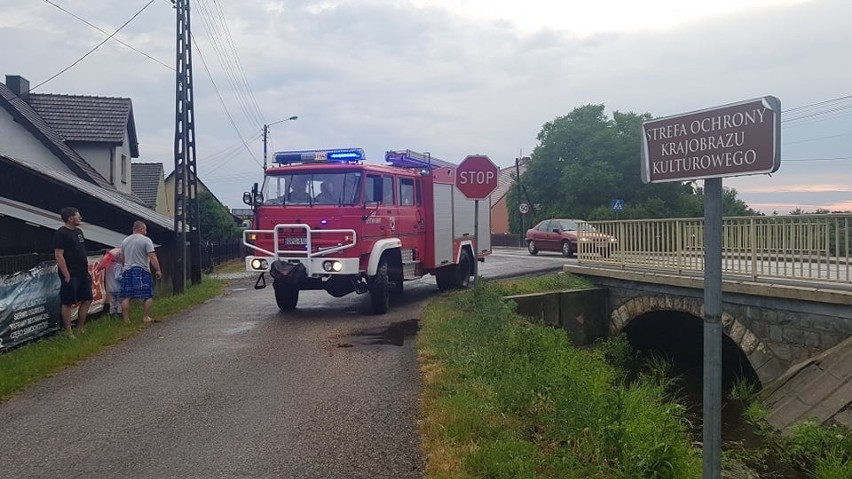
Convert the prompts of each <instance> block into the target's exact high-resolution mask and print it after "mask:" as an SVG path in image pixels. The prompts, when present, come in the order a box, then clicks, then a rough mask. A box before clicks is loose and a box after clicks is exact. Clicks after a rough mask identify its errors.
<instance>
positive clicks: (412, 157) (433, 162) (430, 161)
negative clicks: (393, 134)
mask: <svg viewBox="0 0 852 479" xmlns="http://www.w3.org/2000/svg"><path fill="white" fill-rule="evenodd" d="M385 161H387V162H388V163H390V164H391V165H393V166H397V167H400V168H432V169H434V168H445V167H448V168H455V167H456V165H454V164H452V163H450V162H449V161H444V160H439V159H437V158H435V157H434V156H432V155H431V154H429V153H418V152H416V151H411V150H396V151H388V152H386V153H385Z"/></svg>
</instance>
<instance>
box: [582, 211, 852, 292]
mask: <svg viewBox="0 0 852 479" xmlns="http://www.w3.org/2000/svg"><path fill="white" fill-rule="evenodd" d="M850 227H852V214H848V213H845V214H814V215H791V216H746V217H729V218H723V220H722V273H723V274H725V275H737V276H746V277H750V278H751V279H753V280H757V279H758V278H785V279H801V280H813V281H829V282H839V283H852V255H850V246H852V229H851V228H850ZM579 229H580V231H578V242H577V244H578V251H577V259H578V261H579V262H580V263H581V264H582V263H589V264H601V263H604V264H607V265H613V266H617V267H620V268H622V269H625V268H628V267H636V268H647V269H661V270H668V271H676V272H677V273H678V274H683V273H688V272H695V271H703V270H704V220H703V218H680V219H655V220H649V219H644V220H623V221H589V222H584V223H581V224H580V227H579ZM603 238H610V243H611V246H610V247H609V248H607V249H603V248H601V245H603V244H604V243H605V242H604V241H603V240H602V239H603Z"/></svg>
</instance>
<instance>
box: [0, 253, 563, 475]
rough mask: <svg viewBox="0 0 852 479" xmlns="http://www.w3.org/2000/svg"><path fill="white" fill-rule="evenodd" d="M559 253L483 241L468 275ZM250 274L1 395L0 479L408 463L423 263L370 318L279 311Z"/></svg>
mask: <svg viewBox="0 0 852 479" xmlns="http://www.w3.org/2000/svg"><path fill="white" fill-rule="evenodd" d="M564 263H565V260H564V258H561V257H560V256H558V255H557V254H552V255H550V254H540V255H539V256H537V257H530V256H528V255H526V254H525V252H524V251H522V250H520V251H510V250H498V251H496V252H495V254H494V255H492V256H491V257H490V258H489V260H488V261H487V262H486V263H485V264H484V265H482V267H481V269H480V274H481V275H483V276H485V277H507V276H515V275H521V274H534V273H538V272H543V271H554V270H558V269H561V266H562V265H563V264H564ZM252 285H253V279H248V278H244V279H238V280H234V281H232V282H231V286H230V288H229V291H228V292H227V293H226V294H224V295H223V296H220V297H218V298H215V299H212V300H210V301H208V302H207V303H205V304H203V305H200V306H198V307H196V308H194V309H193V310H191V311H189V312H187V313H184V314H181V315H179V316H176V317H172V318H169V319H167V320H166V321H163V322H160V323H156V324H154V325H152V326H151V327H149V328H147V329H146V330H144V331H143V332H142V333H140V334H139V335H137V336H135V337H133V338H132V339H130V340H128V341H126V342H124V343H122V344H118V345H116V346H114V347H112V348H110V349H109V350H107V351H106V352H104V353H103V354H101V355H100V356H97V357H95V358H92V359H90V360H87V361H85V362H83V363H81V364H79V365H77V366H75V367H73V368H69V369H67V370H65V371H62V372H61V373H59V374H57V375H56V376H54V377H52V378H48V379H46V380H44V381H42V382H40V383H38V384H36V385H34V386H32V387H31V388H29V389H28V390H27V391H25V392H23V393H21V394H19V395H18V396H16V397H14V398H12V399H10V400H9V401H7V402H6V403H4V404H0V451H2V453H3V461H2V463H0V477H3V478H5V477H9V478H30V477H32V478H38V477H66V478H93V477H94V478H101V477H103V478H122V477H127V478H172V477H175V478H177V477H180V478H219V477H229V478H230V477H259V478H261V477H262V478H271V477H286V478H331V477H335V478H337V477H347V478H406V477H421V475H422V470H423V467H424V461H425V459H424V457H423V455H422V452H421V451H420V449H419V444H420V432H419V429H418V423H417V419H418V414H419V411H418V396H419V392H420V380H419V371H418V365H417V361H416V356H415V351H414V340H415V337H416V332H417V320H418V318H419V317H420V314H421V312H422V309H423V307H424V306H425V304H426V302H427V301H428V300H429V299H430V298H433V297H435V296H436V295H438V294H439V293H438V291H437V288H436V287H435V283H434V281H433V280H432V279H431V277H428V279H427V278H424V279H422V280H419V281H415V282H409V283H406V292H405V294H404V296H403V297H402V298H400V299H398V300H396V301H394V302H393V303H392V304H391V311H390V312H389V313H388V314H386V315H383V316H374V315H371V314H369V298H368V297H367V296H366V295H364V296H357V295H354V294H353V295H349V296H346V297H344V298H332V297H331V296H329V295H327V294H326V293H324V292H303V293H302V295H301V298H300V302H299V308H298V310H297V311H296V312H294V313H291V314H283V313H280V312H279V311H278V309H277V307H276V306H275V302H274V300H273V297H272V290H271V288H267V289H265V290H254V289H252ZM103 320H105V319H103Z"/></svg>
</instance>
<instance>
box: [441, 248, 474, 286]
mask: <svg viewBox="0 0 852 479" xmlns="http://www.w3.org/2000/svg"><path fill="white" fill-rule="evenodd" d="M472 265H473V260H472V259H471V257H470V253H468V250H466V249H463V250H462V251H461V254H460V255H459V264H457V265H453V266H445V267H443V268H441V269H440V270H438V271H437V272H436V274H435V280H436V282H437V283H438V289H440V290H441V291H449V290H451V289H459V288H467V287H468V286H469V285H470V275H471V273H472V271H473V269H472V268H471V266H472Z"/></svg>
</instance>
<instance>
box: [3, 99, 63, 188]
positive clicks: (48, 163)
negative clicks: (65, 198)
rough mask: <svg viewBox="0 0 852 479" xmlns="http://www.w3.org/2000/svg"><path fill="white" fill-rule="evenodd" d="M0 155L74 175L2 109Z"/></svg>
mask: <svg viewBox="0 0 852 479" xmlns="http://www.w3.org/2000/svg"><path fill="white" fill-rule="evenodd" d="M0 154H3V155H5V156H9V157H12V158H17V159H19V160H24V161H27V162H30V163H35V164H37V165H42V166H45V167H48V168H51V169H54V170H58V171H62V172H67V173H71V174H74V173H73V172H72V171H71V169H70V168H68V167H67V166H66V165H65V163H63V162H62V160H60V159H59V158H57V157H56V155H54V154H53V152H51V151H50V150H49V149H48V148H47V147H46V146H45V145H44V144H43V143H42V142H41V141H39V140H38V139H36V138H35V137H34V136H33V135H32V133H30V131H29V130H27V129H26V128H24V127H23V126H22V125H21V124H19V123H17V122H15V121H14V120H13V119H12V115H10V114H9V112H7V111H6V110H4V109H2V108H0ZM75 176H76V175H75Z"/></svg>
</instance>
